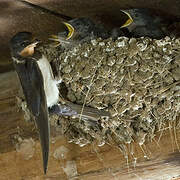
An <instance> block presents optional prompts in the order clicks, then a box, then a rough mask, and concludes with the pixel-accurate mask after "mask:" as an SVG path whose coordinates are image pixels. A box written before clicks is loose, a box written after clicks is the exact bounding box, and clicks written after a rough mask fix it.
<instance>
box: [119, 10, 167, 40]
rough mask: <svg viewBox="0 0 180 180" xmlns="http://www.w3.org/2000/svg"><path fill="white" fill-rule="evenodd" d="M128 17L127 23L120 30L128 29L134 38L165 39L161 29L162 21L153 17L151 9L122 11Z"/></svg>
mask: <svg viewBox="0 0 180 180" xmlns="http://www.w3.org/2000/svg"><path fill="white" fill-rule="evenodd" d="M121 11H122V12H123V13H125V14H126V15H127V19H126V21H125V23H124V24H123V25H122V26H121V27H120V28H127V29H128V30H129V32H130V33H131V35H132V36H133V37H144V36H148V37H151V38H155V39H160V38H163V37H164V32H163V31H162V29H161V23H162V19H161V18H160V17H158V16H155V15H152V12H151V11H150V10H149V9H144V8H139V9H127V10H121Z"/></svg>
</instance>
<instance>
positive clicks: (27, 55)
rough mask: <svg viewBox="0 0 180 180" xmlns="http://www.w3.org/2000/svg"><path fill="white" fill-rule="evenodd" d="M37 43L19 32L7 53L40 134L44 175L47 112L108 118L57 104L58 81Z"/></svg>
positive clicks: (47, 147)
mask: <svg viewBox="0 0 180 180" xmlns="http://www.w3.org/2000/svg"><path fill="white" fill-rule="evenodd" d="M38 43H39V42H38V41H37V40H35V39H34V38H33V37H32V34H31V33H30V32H19V33H17V34H16V35H15V36H14V37H13V38H12V39H11V41H10V49H11V55H12V59H13V63H14V67H15V70H16V72H17V74H18V77H19V79H20V82H21V86H22V89H23V93H24V96H25V99H26V102H27V106H28V108H29V110H30V112H31V113H32V114H33V116H34V118H35V122H36V125H37V128H38V131H39V136H40V142H41V148H42V157H43V167H44V173H45V174H46V171H47V165H48V157H49V138H50V128H49V117H48V113H49V112H50V113H55V114H58V115H65V116H74V117H77V118H79V117H82V119H86V120H87V119H88V120H95V121H96V120H98V118H99V117H101V116H103V117H104V116H105V117H106V116H108V117H109V116H110V114H109V113H108V112H106V111H101V110H96V109H94V108H88V107H84V111H82V106H81V105H76V104H73V103H70V102H68V101H66V105H61V104H58V102H59V89H58V83H60V82H61V81H56V80H55V78H54V76H53V72H52V68H51V65H50V63H49V61H48V59H47V58H46V56H44V55H43V54H41V53H40V52H39V51H37V50H36V49H35V48H36V45H37V44H38Z"/></svg>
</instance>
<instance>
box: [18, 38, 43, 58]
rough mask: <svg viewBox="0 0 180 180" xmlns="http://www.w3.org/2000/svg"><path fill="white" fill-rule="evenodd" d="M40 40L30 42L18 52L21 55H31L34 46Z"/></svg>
mask: <svg viewBox="0 0 180 180" xmlns="http://www.w3.org/2000/svg"><path fill="white" fill-rule="evenodd" d="M39 42H40V41H38V40H35V41H34V42H33V43H32V44H30V45H28V46H26V47H25V48H24V49H23V50H22V51H21V52H20V53H19V54H20V56H22V57H28V56H32V55H33V54H34V48H35V47H36V46H37V44H38V43H39Z"/></svg>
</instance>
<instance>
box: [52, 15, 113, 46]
mask: <svg viewBox="0 0 180 180" xmlns="http://www.w3.org/2000/svg"><path fill="white" fill-rule="evenodd" d="M63 24H64V25H65V26H66V28H65V31H63V32H59V33H58V35H52V36H51V37H50V38H49V39H50V40H53V41H56V42H57V46H58V45H59V44H61V45H63V46H68V47H69V46H74V45H75V44H79V43H83V42H87V41H90V40H91V39H94V38H102V39H106V38H108V37H110V31H109V30H107V29H106V28H105V27H104V26H103V25H101V24H96V23H94V22H93V21H92V20H91V19H89V18H87V17H81V18H75V19H72V20H69V21H67V22H63Z"/></svg>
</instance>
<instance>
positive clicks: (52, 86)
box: [38, 55, 59, 107]
mask: <svg viewBox="0 0 180 180" xmlns="http://www.w3.org/2000/svg"><path fill="white" fill-rule="evenodd" d="M38 65H39V67H40V70H41V72H42V75H43V79H44V90H45V94H46V100H47V106H48V107H51V106H53V105H54V104H56V103H57V102H58V100H59V90H58V87H57V84H58V83H57V81H56V80H55V79H54V76H53V73H52V69H51V65H50V64H49V62H48V60H47V58H46V57H45V56H44V55H43V56H42V58H41V59H40V60H39V61H38Z"/></svg>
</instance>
